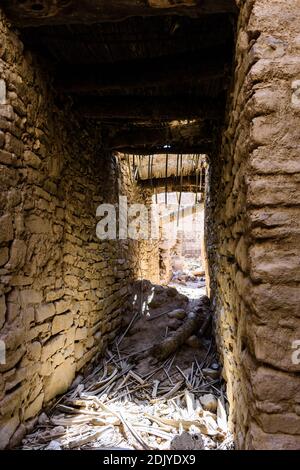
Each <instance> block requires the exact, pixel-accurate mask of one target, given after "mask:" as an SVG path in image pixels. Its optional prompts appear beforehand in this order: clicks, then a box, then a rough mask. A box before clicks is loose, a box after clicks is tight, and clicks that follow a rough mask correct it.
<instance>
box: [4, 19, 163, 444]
mask: <svg viewBox="0 0 300 470" xmlns="http://www.w3.org/2000/svg"><path fill="white" fill-rule="evenodd" d="M0 38H1V41H0V73H1V80H0V129H1V130H0V187H1V192H0V281H1V285H0V340H1V341H2V342H3V343H1V345H3V344H4V345H5V348H6V360H5V361H1V362H5V363H3V364H0V448H4V447H6V446H8V445H9V446H12V445H14V444H16V443H17V442H18V441H19V440H20V438H22V436H23V435H24V433H25V432H26V430H28V429H30V427H31V426H32V425H33V423H34V417H35V416H36V415H37V414H38V413H39V411H40V410H41V409H42V407H43V406H45V404H47V403H48V402H49V401H50V400H51V399H53V398H54V397H55V396H56V395H58V394H60V393H62V392H64V391H65V390H66V389H67V388H68V387H69V386H70V384H71V383H72V381H73V380H74V377H75V375H76V373H78V372H79V371H81V370H82V368H83V367H84V366H85V365H86V364H88V363H90V362H91V361H92V360H93V359H95V358H96V357H97V354H98V353H99V354H101V353H102V352H103V351H104V350H105V348H106V346H107V344H108V342H109V341H110V340H112V339H113V338H114V337H115V335H116V332H117V331H118V328H119V326H120V322H121V318H122V313H123V310H124V309H126V308H130V304H129V297H128V296H129V294H130V282H131V281H133V280H135V279H138V278H140V268H139V266H140V259H141V257H142V255H143V256H145V252H148V251H147V250H149V246H148V245H147V243H146V242H144V245H143V247H142V248H141V247H140V246H139V242H135V241H128V240H124V241H121V242H119V241H114V240H107V241H101V242H100V241H99V240H98V239H97V237H96V224H97V219H96V208H97V206H98V205H99V204H100V203H102V202H105V203H117V202H118V195H119V194H120V195H127V196H128V198H129V201H135V200H136V199H137V198H139V199H140V200H142V199H143V194H141V192H140V191H139V190H138V188H137V187H136V186H135V185H133V183H132V181H131V179H130V178H129V169H128V167H127V165H126V164H125V162H124V161H122V160H121V159H117V158H116V157H114V156H112V155H105V154H104V153H103V151H102V150H101V139H100V136H101V132H100V129H99V128H98V127H97V126H95V125H94V124H93V127H92V126H90V125H89V123H87V122H82V121H81V120H80V119H79V118H78V117H76V116H75V115H74V113H73V112H72V108H71V103H70V102H69V101H68V99H66V98H64V99H63V98H62V97H60V96H56V94H55V92H54V91H53V89H52V87H51V84H50V80H49V79H48V72H47V70H46V68H45V66H43V65H41V64H39V63H38V61H37V60H36V58H35V57H34V56H32V55H31V54H30V52H29V51H27V50H24V47H23V44H22V42H21V41H20V40H19V37H18V34H17V33H15V32H14V31H12V30H11V29H10V28H9V26H8V25H7V23H6V20H5V18H4V16H3V15H2V14H1V13H0ZM157 256H158V255H157ZM157 259H158V258H157ZM157 262H158V261H157ZM152 274H153V272H152ZM144 275H146V276H147V277H151V273H147V272H144Z"/></svg>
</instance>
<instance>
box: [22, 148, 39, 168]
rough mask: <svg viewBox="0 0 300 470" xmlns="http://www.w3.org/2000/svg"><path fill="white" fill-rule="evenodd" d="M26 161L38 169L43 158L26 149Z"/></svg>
mask: <svg viewBox="0 0 300 470" xmlns="http://www.w3.org/2000/svg"><path fill="white" fill-rule="evenodd" d="M24 161H25V163H26V164H27V165H29V166H31V167H32V168H36V169H38V168H39V167H40V166H41V159H40V158H39V157H38V156H37V155H35V153H33V152H31V151H29V150H26V151H25V152H24Z"/></svg>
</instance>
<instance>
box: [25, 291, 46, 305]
mask: <svg viewBox="0 0 300 470" xmlns="http://www.w3.org/2000/svg"><path fill="white" fill-rule="evenodd" d="M20 298H21V304H22V305H23V306H24V307H26V306H27V305H30V304H40V303H41V302H42V299H43V295H42V293H41V292H39V291H36V290H34V289H26V290H22V291H20Z"/></svg>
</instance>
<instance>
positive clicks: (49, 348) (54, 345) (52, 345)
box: [41, 334, 65, 362]
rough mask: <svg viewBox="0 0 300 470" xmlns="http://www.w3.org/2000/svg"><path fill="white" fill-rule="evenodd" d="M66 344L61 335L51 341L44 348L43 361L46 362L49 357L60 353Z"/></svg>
mask: <svg viewBox="0 0 300 470" xmlns="http://www.w3.org/2000/svg"><path fill="white" fill-rule="evenodd" d="M64 343H65V337H64V336H63V335H61V334H59V335H57V336H54V337H53V338H51V339H49V341H47V343H45V344H44V345H43V348H42V358H41V359H42V361H43V362H45V361H46V360H47V359H48V358H49V357H51V356H53V354H55V353H56V352H57V351H59V350H60V349H61V348H62V347H63V346H64Z"/></svg>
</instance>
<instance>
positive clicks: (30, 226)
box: [25, 215, 51, 234]
mask: <svg viewBox="0 0 300 470" xmlns="http://www.w3.org/2000/svg"><path fill="white" fill-rule="evenodd" d="M25 226H26V228H27V230H29V231H30V232H31V233H40V234H42V233H51V224H50V222H49V220H47V219H44V218H42V217H38V216H36V215H30V216H29V217H28V218H27V219H26V220H25Z"/></svg>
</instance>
